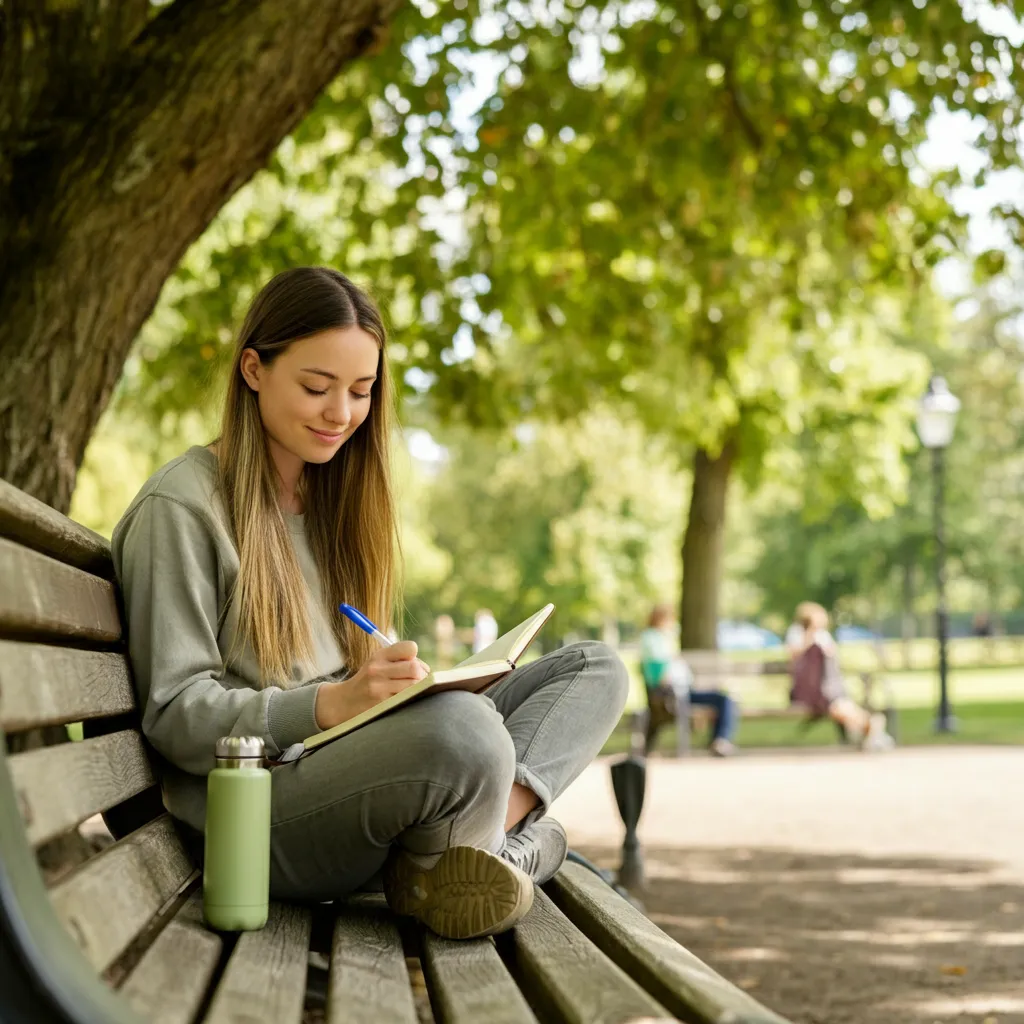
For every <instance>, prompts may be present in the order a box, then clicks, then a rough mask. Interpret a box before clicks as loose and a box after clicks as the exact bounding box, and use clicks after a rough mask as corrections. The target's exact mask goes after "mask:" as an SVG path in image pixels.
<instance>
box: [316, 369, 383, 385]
mask: <svg viewBox="0 0 1024 1024" xmlns="http://www.w3.org/2000/svg"><path fill="white" fill-rule="evenodd" d="M301 372H302V373H318V374H320V376H321V377H329V378H330V379H331V380H337V379H338V375H337V374H336V373H331V371H330V370H318V369H317V368H316V367H315V366H304V367H303V368H302V370H301ZM376 379H377V374H375V373H371V374H370V376H369V377H357V378H356V383H357V384H361V383H362V382H363V381H367V380H376Z"/></svg>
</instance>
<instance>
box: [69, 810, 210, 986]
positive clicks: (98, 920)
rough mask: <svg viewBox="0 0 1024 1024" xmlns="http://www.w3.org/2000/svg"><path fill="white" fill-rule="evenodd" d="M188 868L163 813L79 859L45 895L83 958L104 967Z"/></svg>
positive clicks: (174, 888) (174, 891)
mask: <svg viewBox="0 0 1024 1024" xmlns="http://www.w3.org/2000/svg"><path fill="white" fill-rule="evenodd" d="M192 874H193V868H192V864H191V862H190V861H189V859H188V855H187V854H186V853H185V850H184V848H183V847H182V845H181V841H180V840H179V838H178V835H177V833H176V832H175V831H174V825H173V824H172V823H171V819H170V817H169V816H168V815H166V814H164V815H162V816H161V817H159V818H156V819H154V820H153V821H151V822H150V823H149V824H148V825H144V826H143V827H142V828H140V829H139V830H138V831H137V832H133V833H132V834H131V835H130V836H127V837H125V838H124V839H122V840H121V841H120V842H118V843H115V844H114V845H113V846H111V847H109V848H108V849H106V850H104V851H103V852H102V853H101V854H99V855H98V856H97V857H94V858H93V859H92V860H90V861H89V862H88V863H86V864H84V865H83V866H82V867H81V868H80V869H79V870H78V871H76V872H75V873H74V874H72V875H71V876H70V877H68V878H67V879H65V880H64V881H62V882H60V883H58V884H57V885H55V886H54V887H53V889H51V890H50V896H51V899H52V901H53V906H54V909H55V910H56V912H57V916H58V917H59V918H60V919H61V920H62V921H63V922H64V925H65V927H66V928H67V929H68V931H70V932H71V934H72V935H73V936H74V938H75V939H76V941H77V942H78V944H79V946H81V947H82V951H83V952H84V953H85V956H86V958H87V959H88V960H89V962H90V963H91V964H92V965H93V967H95V968H96V970H97V971H103V970H106V968H107V967H109V966H110V964H111V963H112V962H113V961H114V960H115V959H116V958H117V957H118V956H120V954H121V953H122V952H123V951H124V950H125V948H126V947H127V946H128V943H129V942H131V941H132V939H134V938H135V936H136V935H138V934H139V932H140V931H142V929H143V928H144V927H145V926H146V924H147V923H148V922H149V920H150V918H152V917H153V915H154V914H156V913H157V912H158V911H159V910H160V908H161V907H163V906H164V905H165V904H166V903H167V901H168V900H170V899H172V898H173V897H174V896H175V895H176V894H177V893H178V892H180V891H181V889H182V886H184V885H185V883H186V882H187V881H188V880H189V878H190V877H191V876H192Z"/></svg>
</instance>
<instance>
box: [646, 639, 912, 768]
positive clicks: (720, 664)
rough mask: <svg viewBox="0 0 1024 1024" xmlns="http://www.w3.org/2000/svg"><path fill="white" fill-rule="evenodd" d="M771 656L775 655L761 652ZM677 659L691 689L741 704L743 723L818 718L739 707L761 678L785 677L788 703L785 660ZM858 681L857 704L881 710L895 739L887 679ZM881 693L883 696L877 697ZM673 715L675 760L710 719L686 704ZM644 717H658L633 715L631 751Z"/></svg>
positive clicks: (719, 654) (710, 654) (794, 707)
mask: <svg viewBox="0 0 1024 1024" xmlns="http://www.w3.org/2000/svg"><path fill="white" fill-rule="evenodd" d="M765 653H766V654H769V655H771V654H772V653H773V652H770V651H768V652H765ZM681 657H682V658H683V659H684V660H685V661H686V663H687V664H688V665H689V666H690V670H691V671H692V672H693V689H695V690H725V691H726V692H727V693H730V694H731V695H732V696H733V697H734V698H735V699H737V700H738V701H739V703H740V711H741V715H742V718H743V719H744V720H746V721H752V720H756V719H764V718H776V719H792V720H794V721H798V722H803V723H806V724H810V723H812V722H814V721H817V719H816V718H815V717H814V716H812V715H811V713H810V712H809V710H808V709H807V708H806V707H802V706H801V705H799V704H788V703H786V704H779V705H778V706H772V707H756V706H748V705H747V704H744V703H743V684H744V682H746V681H748V680H751V679H754V678H757V677H763V676H779V677H785V678H784V679H780V680H779V685H780V697H781V698H782V699H784V700H788V695H789V686H790V683H789V661H788V659H786V658H779V657H778V656H777V655H776V656H773V657H766V658H761V659H745V658H736V657H730V656H729V654H728V653H727V652H723V651H703V650H702V651H683V652H682V654H681ZM859 675H860V681H861V685H862V687H863V695H862V697H861V703H862V704H863V706H864V707H866V708H868V710H870V711H882V712H884V714H885V717H886V723H887V728H888V731H889V734H890V735H891V736H893V737H894V738H895V737H896V736H897V725H898V716H897V711H896V707H895V703H894V701H893V695H892V690H891V688H890V687H889V685H888V682H887V680H885V679H884V678H882V679H880V678H879V677H878V676H876V674H875V673H873V672H861V673H860V674H859ZM879 691H881V692H879ZM676 709H677V710H676V714H675V715H674V719H675V726H676V755H677V756H679V757H685V756H686V755H687V754H689V753H690V748H691V733H692V732H693V730H694V729H695V728H700V727H702V726H705V725H707V724H708V723H709V722H710V719H711V715H712V714H713V712H712V710H711V709H710V708H707V707H704V706H700V705H691V704H690V703H689V702H687V701H681V702H678V701H677V702H676ZM648 713H652V714H657V713H658V711H657V709H656V708H649V709H648V711H647V712H645V713H644V715H638V716H635V718H634V721H633V723H632V725H631V729H632V731H633V736H632V738H631V743H630V746H631V749H633V750H634V751H639V750H642V749H643V747H644V740H643V737H642V731H646V720H645V715H646V714H648ZM836 731H837V735H838V737H839V740H840V742H845V741H846V737H845V733H844V732H843V729H842V727H841V726H839V725H838V724H837V725H836Z"/></svg>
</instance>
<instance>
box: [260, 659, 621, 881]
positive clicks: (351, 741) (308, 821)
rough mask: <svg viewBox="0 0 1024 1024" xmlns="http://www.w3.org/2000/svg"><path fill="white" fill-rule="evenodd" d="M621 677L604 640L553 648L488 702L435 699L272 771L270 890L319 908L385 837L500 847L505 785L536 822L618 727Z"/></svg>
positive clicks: (470, 697)
mask: <svg viewBox="0 0 1024 1024" xmlns="http://www.w3.org/2000/svg"><path fill="white" fill-rule="evenodd" d="M627 688H628V682H627V676H626V670H625V667H624V666H623V664H622V662H621V661H620V660H619V658H618V656H617V655H616V654H615V652H614V651H612V650H611V649H610V648H608V647H606V646H605V645H604V644H600V643H593V642H586V643H580V644H573V645H571V646H569V647H563V648H561V649H560V650H557V651H555V652H553V653H552V654H548V655H546V656H544V657H543V658H539V659H538V660H536V661H533V662H530V664H528V665H524V666H522V667H521V668H518V669H516V670H515V671H514V672H512V673H510V674H509V675H508V676H506V677H505V678H504V679H502V680H501V681H500V682H499V683H497V684H496V685H494V686H493V687H491V689H490V690H489V691H488V692H487V695H486V697H484V696H480V695H477V694H473V693H464V692H461V691H456V692H449V693H440V694H436V695H435V696H433V697H429V698H426V699H424V700H420V701H416V702H415V703H413V704H410V705H408V706H407V707H404V708H402V709H401V710H400V711H396V712H395V713H394V714H391V715H385V716H384V717H382V718H379V719H377V720H375V721H373V722H370V723H369V724H368V725H365V726H363V727H362V728H361V729H357V730H356V731H355V732H353V733H351V734H350V735H348V736H345V737H343V738H342V739H340V740H335V741H334V742H333V743H328V744H326V745H325V746H324V747H322V748H320V749H319V750H317V751H315V752H313V753H312V754H310V755H309V756H307V757H304V758H302V759H301V760H299V761H296V762H294V763H293V764H287V765H282V766H280V767H278V768H274V769H273V771H272V773H271V777H272V781H273V812H272V813H273V818H272V825H271V878H270V888H271V893H272V894H273V896H274V897H275V898H278V899H310V900H328V899H334V898H335V897H339V896H343V895H345V894H346V893H349V892H351V891H353V890H355V889H358V888H359V887H360V886H362V885H364V884H365V883H367V882H368V881H369V880H370V879H371V878H373V876H374V875H376V873H377V872H378V871H379V870H380V868H381V867H382V866H383V864H384V860H385V858H386V856H387V854H388V850H389V848H390V847H391V845H392V844H393V843H397V844H398V845H399V846H402V847H403V848H405V849H407V850H409V851H410V852H411V853H416V854H421V855H424V856H429V855H433V854H440V853H442V852H443V851H444V850H446V849H447V848H448V847H449V846H477V847H482V848H485V849H489V850H492V851H497V850H499V849H500V848H501V844H502V842H503V841H504V831H503V830H504V822H505V815H506V812H507V810H508V798H509V794H510V792H511V789H512V783H513V782H519V783H521V784H522V785H524V786H526V787H528V788H529V789H531V790H533V792H534V793H536V794H537V796H538V797H539V798H540V805H539V806H538V807H537V808H536V809H535V810H534V811H531V812H530V814H529V815H527V817H526V819H524V821H523V822H522V823H521V824H520V825H519V826H518V827H517V829H516V830H518V829H521V828H523V827H525V826H526V825H528V824H529V823H530V822H531V821H534V820H536V819H537V818H538V817H540V816H541V815H543V814H544V813H545V812H546V810H547V808H548V807H549V805H550V804H551V802H552V801H553V800H554V799H555V797H557V796H558V795H559V794H560V793H561V792H562V791H563V790H564V789H565V788H566V786H568V785H569V783H570V782H572V781H573V779H575V778H576V776H577V775H579V773H580V772H581V771H582V770H583V769H584V768H585V767H586V765H587V764H589V762H590V761H591V760H592V759H593V758H594V756H595V755H596V754H597V753H598V751H600V749H601V747H602V745H603V744H604V741H605V740H606V739H607V738H608V735H609V733H610V732H611V731H612V729H613V728H614V726H615V723H616V722H617V721H618V720H619V716H620V715H621V713H622V708H623V705H624V704H625V701H626V691H627Z"/></svg>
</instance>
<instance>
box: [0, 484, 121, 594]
mask: <svg viewBox="0 0 1024 1024" xmlns="http://www.w3.org/2000/svg"><path fill="white" fill-rule="evenodd" d="M0 537H10V538H12V539H13V540H17V541H20V542H21V543H22V544H25V545H27V546H28V547H30V548H35V549H36V550H37V551H42V552H44V553H45V554H47V555H52V556H53V557H54V558H56V559H57V560H58V561H61V562H66V563H67V564H68V565H74V566H77V567H78V568H79V569H85V570H86V572H92V573H96V575H98V576H105V577H106V578H107V579H113V576H114V567H113V564H112V562H111V559H110V545H109V544H108V543H107V542H106V540H105V539H104V538H103V537H101V536H100V535H99V534H98V533H93V531H92V530H89V529H87V528H86V527H84V526H82V525H81V524H80V523H76V522H74V521H73V520H71V519H68V518H67V516H62V515H61V514H60V513H59V512H57V511H56V510H55V509H52V508H50V506H49V505H47V504H45V503H44V502H42V501H40V500H39V499H38V498H33V497H32V496H31V495H29V494H26V493H25V492H24V491H21V490H19V489H18V488H17V487H15V486H14V485H13V484H10V483H8V482H7V481H6V480H0Z"/></svg>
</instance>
